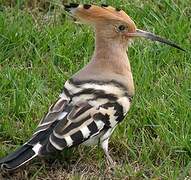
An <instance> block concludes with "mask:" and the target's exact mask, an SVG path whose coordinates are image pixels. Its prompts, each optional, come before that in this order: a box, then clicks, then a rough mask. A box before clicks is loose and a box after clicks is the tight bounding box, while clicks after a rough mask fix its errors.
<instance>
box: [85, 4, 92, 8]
mask: <svg viewBox="0 0 191 180" xmlns="http://www.w3.org/2000/svg"><path fill="white" fill-rule="evenodd" d="M83 7H84V9H89V8H91V5H90V4H84V6H83Z"/></svg>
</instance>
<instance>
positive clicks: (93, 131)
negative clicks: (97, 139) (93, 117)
mask: <svg viewBox="0 0 191 180" xmlns="http://www.w3.org/2000/svg"><path fill="white" fill-rule="evenodd" d="M87 127H88V129H89V130H90V135H89V136H92V135H93V134H96V133H97V132H99V129H98V127H97V125H96V123H95V122H94V121H92V122H91V123H90V124H89V125H88V126H87Z"/></svg>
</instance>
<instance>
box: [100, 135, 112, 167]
mask: <svg viewBox="0 0 191 180" xmlns="http://www.w3.org/2000/svg"><path fill="white" fill-rule="evenodd" d="M108 143H109V138H108V139H106V140H104V141H102V142H101V147H102V149H103V151H104V154H105V156H106V160H107V164H108V166H110V167H111V168H113V167H114V166H115V162H114V161H113V159H112V158H111V156H110V155H109V151H108Z"/></svg>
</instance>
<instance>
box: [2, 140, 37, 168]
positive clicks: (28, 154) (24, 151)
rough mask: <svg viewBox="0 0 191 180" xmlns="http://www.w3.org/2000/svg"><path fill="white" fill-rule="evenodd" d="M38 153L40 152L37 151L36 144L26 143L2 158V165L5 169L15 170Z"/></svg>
mask: <svg viewBox="0 0 191 180" xmlns="http://www.w3.org/2000/svg"><path fill="white" fill-rule="evenodd" d="M37 155H38V153H37V152H36V149H35V146H32V145H29V144H24V145H23V146H22V147H20V148H19V149H17V150H16V151H15V152H13V153H11V154H9V155H8V156H7V157H4V158H2V159H0V166H1V168H2V169H4V170H8V171H9V170H15V169H17V168H18V167H20V166H22V165H24V164H25V163H27V162H28V161H30V160H31V159H33V158H34V157H36V156H37Z"/></svg>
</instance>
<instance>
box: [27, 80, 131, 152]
mask: <svg viewBox="0 0 191 180" xmlns="http://www.w3.org/2000/svg"><path fill="white" fill-rule="evenodd" d="M129 106H130V99H129V97H128V95H127V94H126V91H124V88H123V87H121V86H119V84H116V83H113V82H110V84H108V83H107V82H106V83H103V84H102V83H100V82H80V83H79V82H78V83H75V82H73V81H67V82H66V84H65V87H64V91H63V93H62V94H61V95H60V98H59V100H58V101H57V102H56V103H55V104H54V105H52V106H51V108H50V109H49V112H48V113H47V115H46V116H45V117H44V119H43V120H42V121H41V123H40V124H39V126H38V128H37V131H36V132H35V133H34V135H33V137H32V139H31V140H30V141H29V142H28V143H29V144H31V145H33V146H34V148H33V149H34V150H35V151H36V152H37V153H38V154H41V155H45V154H47V153H51V152H54V151H55V150H63V149H64V148H66V147H71V146H75V145H78V144H81V143H83V142H85V141H87V140H89V139H91V138H92V137H95V136H96V135H98V134H100V132H103V131H107V130H108V129H110V128H113V127H115V126H116V124H117V123H118V122H120V121H121V120H123V118H124V115H125V114H126V112H127V111H128V108H129Z"/></svg>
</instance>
